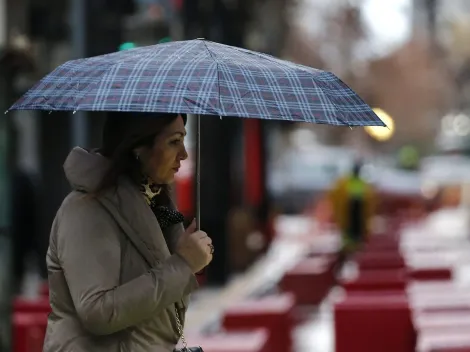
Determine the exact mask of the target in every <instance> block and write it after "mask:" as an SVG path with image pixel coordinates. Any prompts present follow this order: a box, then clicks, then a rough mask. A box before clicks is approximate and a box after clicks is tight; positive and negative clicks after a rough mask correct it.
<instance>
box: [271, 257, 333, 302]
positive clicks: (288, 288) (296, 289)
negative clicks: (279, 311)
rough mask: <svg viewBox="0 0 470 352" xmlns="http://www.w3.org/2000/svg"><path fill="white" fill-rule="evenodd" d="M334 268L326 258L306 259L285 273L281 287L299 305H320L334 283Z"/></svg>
mask: <svg viewBox="0 0 470 352" xmlns="http://www.w3.org/2000/svg"><path fill="white" fill-rule="evenodd" d="M333 267H334V265H333V262H332V260H329V259H328V258H325V257H313V258H307V259H304V260H302V261H301V262H300V263H299V264H297V265H296V266H295V267H294V268H292V269H291V270H289V271H287V272H286V273H285V275H284V277H283V278H282V279H281V282H280V283H279V287H280V288H281V290H282V291H284V292H291V293H292V294H293V295H294V296H295V299H296V302H297V304H299V305H318V304H320V302H321V301H322V300H323V298H325V296H326V294H327V293H328V291H329V290H330V288H331V286H332V285H333V283H334V274H333Z"/></svg>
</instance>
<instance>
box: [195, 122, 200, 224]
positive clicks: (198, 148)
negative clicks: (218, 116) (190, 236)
mask: <svg viewBox="0 0 470 352" xmlns="http://www.w3.org/2000/svg"><path fill="white" fill-rule="evenodd" d="M196 229H197V230H200V229H201V115H199V114H198V115H196Z"/></svg>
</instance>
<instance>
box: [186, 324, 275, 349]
mask: <svg viewBox="0 0 470 352" xmlns="http://www.w3.org/2000/svg"><path fill="white" fill-rule="evenodd" d="M188 341H189V342H190V344H191V345H192V346H201V347H202V348H203V349H204V352H271V351H272V350H271V349H270V348H269V332H268V331H267V330H265V329H258V330H255V331H250V332H237V333H233V332H227V333H225V332H224V333H219V334H215V335H207V336H200V335H194V336H191V335H189V336H188Z"/></svg>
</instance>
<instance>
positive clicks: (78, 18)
mask: <svg viewBox="0 0 470 352" xmlns="http://www.w3.org/2000/svg"><path fill="white" fill-rule="evenodd" d="M86 1H87V0H72V4H71V5H72V6H71V7H70V19H71V22H72V47H73V58H74V59H79V58H83V57H85V56H86V36H87V33H86V21H87V18H86V6H87V4H86ZM87 130H88V126H87V114H86V112H85V111H76V112H74V113H73V116H72V131H71V132H72V136H71V137H72V147H75V146H86V144H87V137H88V136H87Z"/></svg>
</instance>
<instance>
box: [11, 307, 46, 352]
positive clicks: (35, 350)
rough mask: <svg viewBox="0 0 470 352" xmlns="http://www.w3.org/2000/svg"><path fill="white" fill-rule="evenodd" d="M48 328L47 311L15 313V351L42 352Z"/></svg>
mask: <svg viewBox="0 0 470 352" xmlns="http://www.w3.org/2000/svg"><path fill="white" fill-rule="evenodd" d="M46 328H47V314H46V313H14V314H13V331H12V332H13V336H12V338H13V352H42V347H43V344H44V336H45V335H46Z"/></svg>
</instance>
